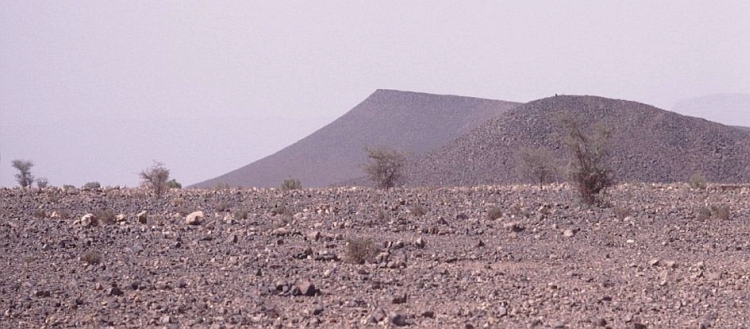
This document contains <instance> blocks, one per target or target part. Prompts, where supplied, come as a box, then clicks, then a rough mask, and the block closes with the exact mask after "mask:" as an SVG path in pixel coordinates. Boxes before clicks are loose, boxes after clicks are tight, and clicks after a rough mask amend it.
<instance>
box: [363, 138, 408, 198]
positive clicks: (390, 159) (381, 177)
mask: <svg viewBox="0 0 750 329" xmlns="http://www.w3.org/2000/svg"><path fill="white" fill-rule="evenodd" d="M365 152H367V158H368V159H369V162H368V163H367V164H366V165H365V167H364V169H365V172H366V173H367V175H368V176H369V177H370V180H372V181H373V182H374V183H375V185H377V186H378V187H379V188H383V189H389V188H391V187H394V186H396V185H398V184H400V183H401V182H402V180H403V179H404V173H403V168H404V165H406V154H404V153H402V152H399V151H396V150H394V149H391V148H387V147H379V148H369V147H368V148H366V149H365Z"/></svg>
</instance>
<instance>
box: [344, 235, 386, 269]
mask: <svg viewBox="0 0 750 329" xmlns="http://www.w3.org/2000/svg"><path fill="white" fill-rule="evenodd" d="M377 253H378V249H377V247H375V244H374V243H373V242H372V240H370V239H365V238H350V239H347V240H346V259H347V260H348V261H349V262H351V263H352V264H364V263H365V261H367V260H368V259H370V258H372V257H374V256H375V255H377Z"/></svg>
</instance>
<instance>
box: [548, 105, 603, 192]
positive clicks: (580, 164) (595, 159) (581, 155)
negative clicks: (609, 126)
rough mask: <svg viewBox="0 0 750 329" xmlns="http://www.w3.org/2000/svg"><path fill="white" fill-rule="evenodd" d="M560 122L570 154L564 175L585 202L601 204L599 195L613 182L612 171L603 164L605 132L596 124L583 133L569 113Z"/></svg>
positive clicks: (579, 125)
mask: <svg viewBox="0 0 750 329" xmlns="http://www.w3.org/2000/svg"><path fill="white" fill-rule="evenodd" d="M561 121H562V124H563V126H564V127H565V129H566V132H567V138H566V139H565V140H564V143H565V146H566V147H567V149H568V151H570V153H571V159H570V168H569V172H568V175H569V177H570V179H571V180H572V181H573V183H574V184H575V186H576V189H577V190H578V192H579V194H580V196H581V199H582V200H583V201H584V202H585V203H586V204H589V205H594V204H602V199H601V198H602V195H603V194H604V192H605V190H606V189H607V188H608V187H609V186H611V185H612V184H613V183H614V178H613V173H612V171H611V170H610V169H609V167H608V166H607V165H606V163H605V159H606V157H607V156H608V155H609V152H608V150H607V148H606V142H607V140H608V139H609V131H607V130H606V129H605V128H604V127H603V126H598V128H597V131H596V133H594V134H591V133H586V132H584V130H583V129H584V128H583V127H581V124H580V123H578V122H577V121H576V120H574V119H573V118H572V117H570V116H564V117H562V120H561Z"/></svg>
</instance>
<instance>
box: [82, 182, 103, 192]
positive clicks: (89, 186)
mask: <svg viewBox="0 0 750 329" xmlns="http://www.w3.org/2000/svg"><path fill="white" fill-rule="evenodd" d="M101 187H102V184H99V182H88V183H86V184H83V189H84V190H96V189H100V188H101Z"/></svg>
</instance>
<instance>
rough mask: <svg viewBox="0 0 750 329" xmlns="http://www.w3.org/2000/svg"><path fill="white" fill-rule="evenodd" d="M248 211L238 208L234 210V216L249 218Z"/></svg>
mask: <svg viewBox="0 0 750 329" xmlns="http://www.w3.org/2000/svg"><path fill="white" fill-rule="evenodd" d="M247 215H248V212H247V210H244V209H243V210H237V211H235V212H234V218H235V219H247Z"/></svg>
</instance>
